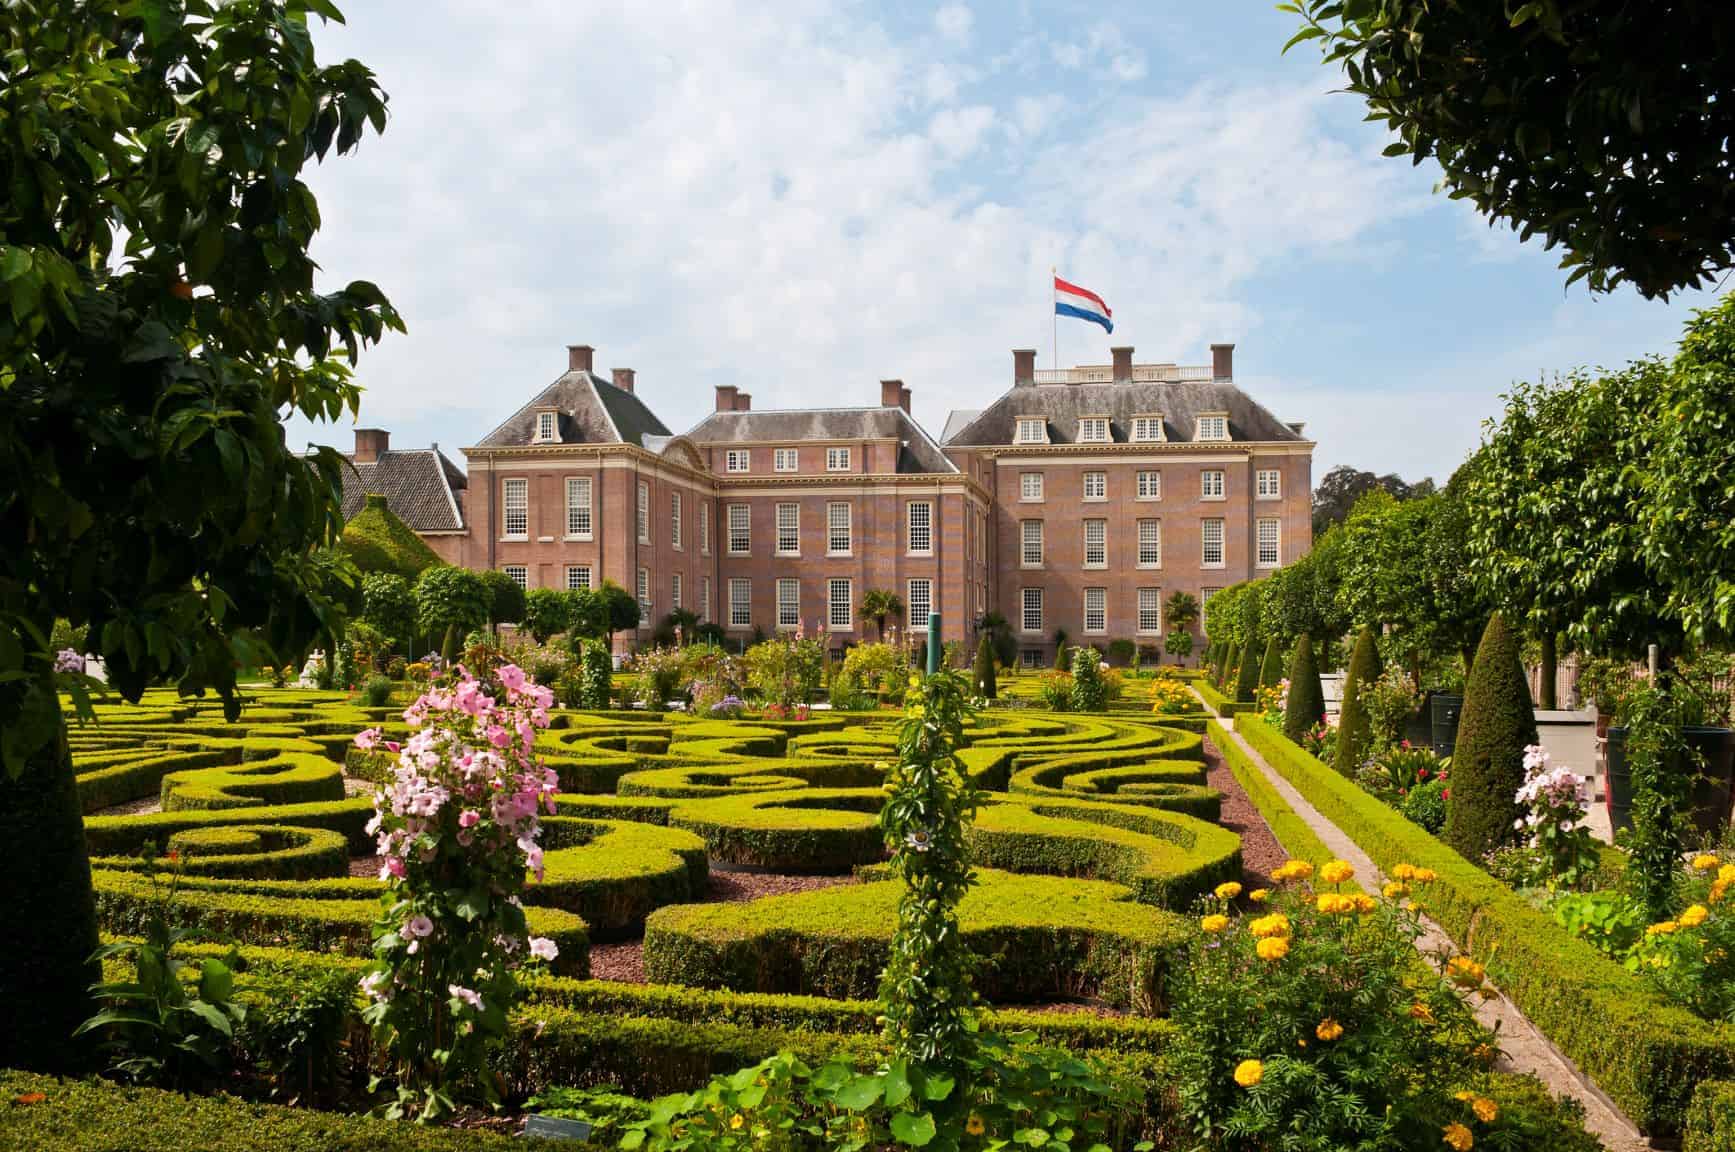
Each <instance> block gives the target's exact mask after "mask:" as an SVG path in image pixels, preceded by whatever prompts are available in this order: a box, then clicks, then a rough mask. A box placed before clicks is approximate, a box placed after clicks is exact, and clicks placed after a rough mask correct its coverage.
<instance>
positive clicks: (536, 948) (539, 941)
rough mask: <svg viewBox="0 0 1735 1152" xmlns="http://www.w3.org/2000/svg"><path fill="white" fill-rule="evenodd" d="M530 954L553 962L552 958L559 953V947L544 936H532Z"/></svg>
mask: <svg viewBox="0 0 1735 1152" xmlns="http://www.w3.org/2000/svg"><path fill="white" fill-rule="evenodd" d="M530 954H531V955H532V956H534V957H536V958H537V959H538V960H546V961H548V962H549V963H553V962H554V958H555V957H556V956H559V955H560V948H559V947H558V946H557V945H556V944H555V943H554V941H552V940H550V939H549V938H548V937H546V936H532V937H531V938H530Z"/></svg>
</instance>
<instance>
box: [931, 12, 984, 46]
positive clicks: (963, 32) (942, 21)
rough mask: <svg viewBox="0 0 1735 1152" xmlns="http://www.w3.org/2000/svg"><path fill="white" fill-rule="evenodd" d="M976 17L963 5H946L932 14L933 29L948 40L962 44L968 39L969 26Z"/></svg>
mask: <svg viewBox="0 0 1735 1152" xmlns="http://www.w3.org/2000/svg"><path fill="white" fill-rule="evenodd" d="M975 22H976V17H975V16H974V15H972V14H971V12H970V9H969V8H968V7H966V6H965V5H963V4H948V5H946V6H945V7H944V8H941V9H940V10H939V11H938V12H936V13H934V27H935V28H936V29H938V30H939V33H940V35H942V36H944V37H945V38H946V39H948V40H952V41H955V42H956V43H959V44H962V43H963V42H964V41H966V40H968V39H969V38H970V26H971V25H972V24H974V23H975Z"/></svg>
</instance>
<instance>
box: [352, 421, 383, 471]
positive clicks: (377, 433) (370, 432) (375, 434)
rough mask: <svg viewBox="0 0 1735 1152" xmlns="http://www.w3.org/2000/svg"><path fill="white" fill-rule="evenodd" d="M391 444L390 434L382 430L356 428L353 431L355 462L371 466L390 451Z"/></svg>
mask: <svg viewBox="0 0 1735 1152" xmlns="http://www.w3.org/2000/svg"><path fill="white" fill-rule="evenodd" d="M391 444H392V434H391V433H390V432H387V431H386V430H385V429H384V428H357V429H356V430H355V462H356V463H357V464H372V463H373V462H374V461H376V460H378V459H379V458H380V457H381V456H384V455H385V454H386V453H387V452H390V451H391Z"/></svg>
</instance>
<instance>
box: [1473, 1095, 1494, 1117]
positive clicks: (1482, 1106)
mask: <svg viewBox="0 0 1735 1152" xmlns="http://www.w3.org/2000/svg"><path fill="white" fill-rule="evenodd" d="M1470 1111H1472V1112H1474V1113H1476V1119H1478V1120H1480V1121H1482V1123H1484V1124H1492V1123H1494V1119H1495V1117H1497V1116H1499V1115H1500V1105H1498V1104H1496V1103H1495V1102H1494V1101H1492V1100H1490V1099H1488V1097H1486V1096H1478V1097H1476V1099H1474V1100H1472V1101H1470Z"/></svg>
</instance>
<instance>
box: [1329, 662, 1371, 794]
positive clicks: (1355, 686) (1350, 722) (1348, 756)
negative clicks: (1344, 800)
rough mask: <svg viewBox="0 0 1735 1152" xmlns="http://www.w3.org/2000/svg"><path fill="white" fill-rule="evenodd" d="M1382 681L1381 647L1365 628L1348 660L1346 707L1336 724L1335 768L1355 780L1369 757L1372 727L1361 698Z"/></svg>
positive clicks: (1344, 687) (1345, 691) (1344, 688)
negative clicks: (1358, 770)
mask: <svg viewBox="0 0 1735 1152" xmlns="http://www.w3.org/2000/svg"><path fill="white" fill-rule="evenodd" d="M1379 678H1380V650H1379V645H1378V644H1377V643H1376V642H1375V640H1374V630H1373V629H1372V628H1363V629H1362V630H1361V635H1359V636H1357V637H1356V640H1355V651H1354V652H1353V653H1352V654H1351V655H1350V658H1349V673H1348V674H1347V675H1346V676H1344V678H1343V703H1342V705H1341V709H1342V710H1341V711H1340V713H1339V715H1338V720H1337V760H1336V762H1335V765H1334V766H1335V767H1336V768H1337V770H1338V771H1339V772H1342V773H1343V774H1344V775H1345V776H1352V777H1353V776H1354V775H1355V774H1356V769H1358V768H1360V767H1361V762H1362V760H1363V759H1365V758H1366V757H1367V754H1368V751H1369V749H1368V744H1369V743H1370V742H1371V741H1372V739H1373V726H1372V725H1371V724H1370V723H1369V722H1368V713H1367V709H1366V708H1365V707H1364V706H1363V705H1362V700H1361V694H1362V692H1363V691H1364V690H1365V689H1367V688H1369V687H1371V686H1372V685H1373V683H1374V681H1376V680H1378V679H1379Z"/></svg>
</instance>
